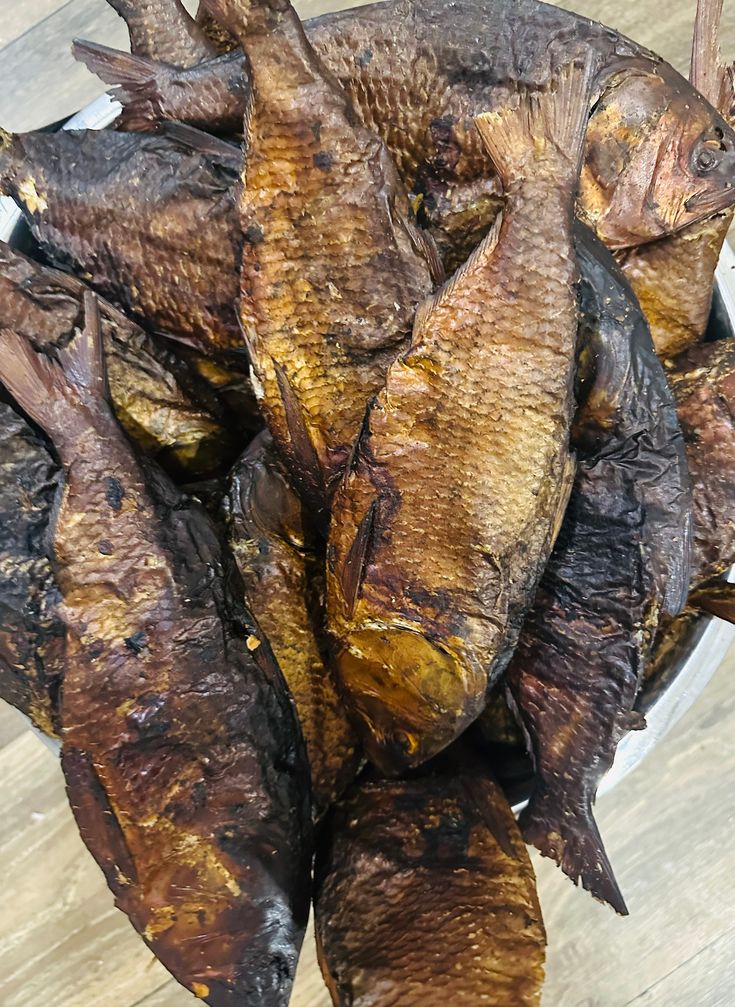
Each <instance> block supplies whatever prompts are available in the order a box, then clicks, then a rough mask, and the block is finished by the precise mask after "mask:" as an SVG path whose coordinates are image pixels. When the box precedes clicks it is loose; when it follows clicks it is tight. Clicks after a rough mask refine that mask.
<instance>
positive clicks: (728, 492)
mask: <svg viewBox="0 0 735 1007" xmlns="http://www.w3.org/2000/svg"><path fill="white" fill-rule="evenodd" d="M667 376H668V379H669V383H670V384H671V389H672V391H673V393H674V398H675V400H676V408H677V412H678V415H679V422H680V424H681V429H682V433H683V434H684V441H685V443H686V449H687V461H688V463H689V471H690V473H691V477H692V486H693V494H694V555H693V566H692V584H694V585H696V584H700V583H702V582H704V581H709V580H711V579H712V578H713V577H716V576H719V575H720V574H722V573H724V572H725V571H726V570H727V569H729V567H730V566H731V565H732V564H733V563H735V494H734V493H733V487H734V486H735V343H734V342H733V340H731V339H724V340H720V341H718V342H715V343H704V344H703V345H702V346H696V347H693V348H692V349H690V350H687V351H686V352H685V353H682V354H680V355H679V356H678V357H675V358H674V359H673V360H671V361H669V362H668V364H667Z"/></svg>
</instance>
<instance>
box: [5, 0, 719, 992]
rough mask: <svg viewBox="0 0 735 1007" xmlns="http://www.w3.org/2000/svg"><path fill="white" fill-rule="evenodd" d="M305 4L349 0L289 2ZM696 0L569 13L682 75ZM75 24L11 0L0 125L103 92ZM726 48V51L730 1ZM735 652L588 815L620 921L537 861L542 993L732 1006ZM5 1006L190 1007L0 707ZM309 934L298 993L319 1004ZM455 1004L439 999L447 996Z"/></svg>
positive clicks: (85, 6)
mask: <svg viewBox="0 0 735 1007" xmlns="http://www.w3.org/2000/svg"><path fill="white" fill-rule="evenodd" d="M297 6H298V7H299V10H300V12H301V14H302V16H309V15H311V14H313V13H316V12H317V11H318V10H324V9H338V8H339V7H340V6H342V3H341V0H330V3H329V6H328V8H327V5H326V4H319V3H318V2H314V0H305V2H304V3H301V4H298V5H297ZM694 7H695V3H694V0H672V2H669V3H667V4H666V5H665V7H663V6H662V5H661V4H660V3H657V2H655V0H638V2H632V0H579V2H577V4H576V9H577V10H578V11H579V12H580V13H582V14H585V15H587V16H590V17H594V18H596V19H598V20H602V21H604V22H606V23H608V24H610V25H612V26H613V27H616V28H618V29H620V30H621V31H623V32H625V33H626V34H628V35H630V36H632V37H634V38H636V39H638V40H639V41H640V42H642V43H643V44H644V45H647V46H649V47H651V48H654V49H655V50H656V51H658V52H660V53H661V55H663V56H665V57H666V58H668V59H669V60H671V61H672V62H673V63H674V64H675V65H676V66H678V67H679V69H681V70H683V71H686V69H687V67H688V62H689V45H690V36H691V25H692V20H693V16H694ZM74 35H82V36H84V37H87V38H93V39H96V40H98V41H101V42H105V43H106V44H109V45H115V46H124V45H125V41H126V36H125V29H124V26H123V25H122V23H121V22H120V20H119V19H118V18H117V17H116V15H115V14H114V13H112V11H111V10H110V9H109V8H107V7H106V5H105V4H104V3H103V0H68V2H66V3H64V2H63V0H33V2H32V3H31V2H23V0H15V2H11V0H3V2H2V4H0V50H1V51H2V58H0V123H2V124H3V125H4V126H5V127H6V128H11V129H15V130H21V129H32V128H35V127H37V126H39V125H43V124H46V123H48V122H52V121H55V120H57V119H59V118H61V117H63V116H65V115H68V114H70V113H72V112H73V111H75V110H76V109H77V108H79V107H80V106H81V105H83V104H84V103H85V102H87V101H89V100H91V99H92V98H93V97H95V96H96V95H97V94H98V93H99V92H100V91H101V90H102V88H101V86H100V84H99V82H98V81H97V80H96V79H95V78H93V77H92V76H91V75H90V74H88V73H87V71H86V70H85V69H84V68H83V67H81V66H79V65H78V64H75V63H74V61H73V60H72V59H71V56H70V55H69V42H70V40H71V38H72V37H73V36H74ZM723 50H724V53H725V55H728V54H729V55H730V56H731V57H732V56H735V0H733V2H731V0H726V10H725V24H724V32H723ZM734 674H735V651H734V652H731V653H730V655H728V658H727V660H726V661H725V662H724V664H723V665H722V667H721V669H720V671H719V672H718V674H717V676H716V677H715V679H714V680H713V682H712V684H711V686H710V687H709V689H708V690H707V692H706V693H705V694H704V695H703V696H702V697H700V699H699V701H698V702H697V704H696V705H695V707H694V708H693V709H692V710H691V711H690V713H689V714H688V715H687V717H686V718H685V719H684V721H683V722H682V723H681V724H680V725H679V726H678V728H677V729H676V730H675V731H674V732H673V733H672V734H671V735H670V736H669V737H668V738H667V739H666V740H665V741H664V742H663V743H662V744H661V745H660V746H659V747H658V749H657V750H656V751H655V752H654V753H653V754H652V755H651V756H650V757H649V759H648V760H647V761H646V763H645V764H644V765H643V766H641V767H640V768H639V769H638V770H636V772H635V773H633V774H632V775H631V776H630V777H628V778H627V779H626V780H625V781H624V782H623V783H622V784H621V785H620V786H619V787H618V788H617V789H616V790H615V791H614V792H613V793H611V794H609V795H608V796H607V797H606V798H604V799H603V800H601V801H600V804H599V809H598V820H599V822H600V825H601V828H602V830H603V834H604V836H605V838H606V841H607V846H608V849H609V852H610V855H611V857H612V858H613V861H614V863H615V865H616V868H617V870H618V874H619V878H620V881H621V885H622V887H623V889H624V891H625V894H626V897H627V899H628V902H629V906H630V909H631V917H630V918H628V919H625V920H623V919H618V918H616V917H615V916H614V915H613V914H612V913H611V912H610V911H609V910H608V909H606V908H605V907H602V906H598V905H596V904H595V903H593V902H592V901H591V900H590V899H589V897H588V896H587V895H586V894H585V893H583V892H579V891H577V890H576V889H574V888H573V887H572V886H571V885H570V884H569V882H568V881H567V880H566V878H564V877H562V876H561V875H560V874H559V872H558V871H557V870H556V869H555V868H554V866H553V865H552V864H550V863H549V862H547V861H541V860H540V858H536V861H535V863H536V866H537V870H538V874H539V885H540V891H541V900H542V904H543V906H544V911H545V915H546V921H547V927H548V931H549V941H550V946H549V962H548V983H547V987H546V990H545V994H544V1001H543V1004H544V1007H731V1005H732V1004H733V1003H734V1002H735V915H733V912H732V906H733V904H735V858H734V857H733V853H732V842H731V835H732V822H733V819H732V811H731V804H730V799H729V794H730V793H731V786H730V777H731V776H732V775H733V774H735V690H733V689H732V685H731V683H732V679H733V675H734ZM0 794H1V795H2V798H3V812H4V813H3V815H2V817H1V818H0V864H1V865H2V867H3V889H4V896H5V898H4V900H3V904H2V906H1V907H0V1005H2V1007H187V1005H189V1004H194V1003H195V1002H196V1000H195V998H194V997H192V996H191V995H190V994H189V993H187V992H186V991H185V990H183V989H182V988H181V987H180V986H178V985H177V984H176V983H175V982H174V981H173V980H171V978H170V977H169V975H168V973H167V972H166V971H165V970H164V969H163V968H162V967H161V966H160V965H158V964H157V963H156V962H155V961H154V959H153V958H152V956H151V955H150V953H149V951H148V950H147V948H146V947H145V946H144V944H143V943H142V941H141V940H140V939H139V938H138V937H137V935H136V934H135V933H134V931H133V930H132V928H131V927H130V925H129V924H128V922H127V920H126V919H125V917H124V916H122V914H120V913H119V912H118V911H117V910H116V909H115V908H114V907H113V904H112V897H111V895H110V894H109V892H108V891H107V889H106V887H105V885H104V882H103V880H102V876H101V874H100V872H99V870H98V869H97V867H96V865H95V864H94V863H93V861H92V860H91V858H90V857H89V855H88V854H87V852H86V850H85V848H84V846H83V844H82V842H81V840H80V838H79V836H78V834H77V831H76V827H75V824H74V821H73V818H72V816H71V813H70V811H69V809H68V806H67V804H66V798H65V793H64V786H63V779H62V776H61V771H60V768H59V765H58V762H57V760H56V759H55V758H54V757H53V755H52V754H51V753H50V752H49V751H48V750H47V749H46V748H45V747H44V746H43V744H42V743H41V742H40V741H39V740H38V739H37V738H36V737H34V736H33V735H32V734H30V733H29V732H28V730H27V729H26V727H25V726H24V723H23V721H22V720H21V719H20V718H19V717H18V716H17V715H16V714H15V713H14V712H13V711H11V710H10V709H9V708H7V707H5V706H4V704H2V703H0ZM329 1002H330V1001H329V997H328V995H327V993H326V990H325V988H324V985H323V983H322V981H321V978H320V976H319V973H318V969H317V966H316V963H315V958H314V952H313V938H312V935H311V933H309V934H308V935H307V943H306V948H305V952H304V955H303V957H302V961H301V963H300V966H299V974H298V979H297V987H296V990H295V993H294V997H293V1000H292V1007H328V1005H329ZM448 1007H449V1005H448Z"/></svg>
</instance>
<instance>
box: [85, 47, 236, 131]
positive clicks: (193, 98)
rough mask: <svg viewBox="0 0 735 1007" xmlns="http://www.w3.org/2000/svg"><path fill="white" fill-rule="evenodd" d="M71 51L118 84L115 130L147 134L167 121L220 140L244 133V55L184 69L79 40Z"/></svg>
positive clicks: (102, 76)
mask: <svg viewBox="0 0 735 1007" xmlns="http://www.w3.org/2000/svg"><path fill="white" fill-rule="evenodd" d="M72 52H73V54H74V56H75V58H76V59H78V60H79V61H80V62H81V63H84V64H85V66H87V67H88V68H89V69H90V70H91V71H92V73H96V74H97V76H98V77H100V78H101V79H102V80H103V81H105V83H106V84H113V85H115V88H114V90H112V91H111V94H112V96H113V97H114V98H115V99H117V100H118V101H119V102H121V103H122V105H123V111H122V115H121V116H120V118H119V119H118V120H117V123H116V126H117V128H122V129H125V130H131V131H133V132H146V131H150V130H154V129H156V128H157V126H158V124H159V123H160V122H162V121H164V120H166V119H169V120H174V121H178V122H185V123H188V124H189V125H191V126H196V127H197V128H198V129H203V130H206V131H207V132H212V133H219V134H222V135H228V134H235V133H237V134H240V133H242V129H243V118H244V110H245V103H246V101H247V96H248V93H249V89H250V81H249V75H248V71H247V67H246V65H245V60H244V59H243V57H242V53H241V52H238V53H234V54H232V55H225V56H221V57H219V58H218V59H215V60H210V61H208V62H206V63H204V64H201V63H198V64H196V65H195V66H192V67H187V68H184V69H181V68H180V67H176V66H169V65H168V64H163V63H158V62H156V61H155V60H150V59H144V58H143V57H142V56H134V55H132V54H131V53H127V52H119V51H118V50H116V49H110V48H108V46H106V45H100V44H99V43H97V42H86V41H81V40H79V39H77V40H76V41H75V42H74V44H73V45H72ZM200 77H201V78H202V82H201V85H200V83H199V78H200Z"/></svg>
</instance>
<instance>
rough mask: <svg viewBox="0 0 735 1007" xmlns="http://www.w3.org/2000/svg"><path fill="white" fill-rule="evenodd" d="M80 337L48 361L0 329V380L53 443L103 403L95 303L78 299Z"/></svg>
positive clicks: (90, 297)
mask: <svg viewBox="0 0 735 1007" xmlns="http://www.w3.org/2000/svg"><path fill="white" fill-rule="evenodd" d="M84 312H85V323H84V328H83V330H82V331H81V332H79V333H77V335H76V336H75V337H74V339H73V340H72V341H71V342H70V343H69V344H68V345H67V346H66V347H65V348H64V349H60V350H57V353H56V359H55V360H52V359H51V358H50V357H47V356H46V355H44V354H43V353H39V352H37V351H36V350H34V349H33V347H32V346H31V344H30V342H29V341H28V340H27V339H25V338H23V337H22V336H20V335H18V333H17V332H13V331H12V330H10V329H3V330H0V381H1V382H2V383H3V384H4V385H5V387H6V388H7V389H8V391H9V392H10V394H11V395H12V396H13V398H14V399H15V400H16V402H17V403H18V405H19V406H20V407H21V409H23V410H24V412H26V413H27V414H28V415H29V416H30V417H31V419H33V420H35V422H36V423H38V425H39V426H40V427H42V428H43V429H44V430H45V431H46V433H47V434H48V435H49V437H50V438H51V439H52V440H54V441H56V440H58V439H59V438H63V436H64V435H65V433H66V432H67V429H68V428H69V426H70V412H71V415H72V417H73V418H77V417H82V416H84V417H85V421H84V422H85V425H87V424H88V422H89V417H90V415H91V414H92V413H94V412H96V410H97V409H98V408H99V406H100V404H101V403H102V402H105V401H107V397H108V396H107V378H106V373H105V364H104V356H103V350H102V335H101V325H100V315H99V307H98V304H97V298H96V297H95V296H94V294H93V293H91V292H90V291H87V293H85V295H84Z"/></svg>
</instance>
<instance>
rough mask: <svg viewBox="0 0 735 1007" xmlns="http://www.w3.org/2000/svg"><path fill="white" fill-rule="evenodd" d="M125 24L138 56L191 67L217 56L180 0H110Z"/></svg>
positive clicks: (211, 44)
mask: <svg viewBox="0 0 735 1007" xmlns="http://www.w3.org/2000/svg"><path fill="white" fill-rule="evenodd" d="M107 2H108V4H109V5H110V7H112V9H113V10H114V11H115V12H116V13H117V14H119V15H120V17H121V18H122V19H123V20H124V21H125V24H126V25H127V27H128V32H129V33H130V48H131V50H132V51H133V52H134V53H135V54H136V55H138V56H145V57H147V58H148V59H155V60H160V61H161V62H162V63H171V64H173V66H179V67H188V66H194V65H195V64H196V63H200V62H201V61H202V60H205V59H210V58H211V57H212V56H215V55H216V54H217V49H216V47H215V46H214V44H213V43H212V42H211V41H210V40H209V38H207V35H206V33H205V32H204V31H203V30H202V29H201V28H200V26H199V25H198V24H197V23H196V21H195V20H194V18H193V17H191V15H190V14H189V13H188V12H187V10H186V8H185V7H184V5H183V4H182V3H181V2H180V0H107Z"/></svg>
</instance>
